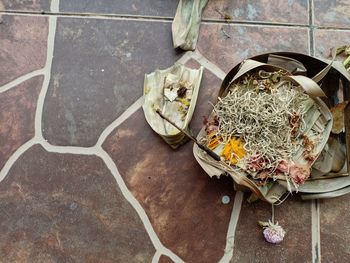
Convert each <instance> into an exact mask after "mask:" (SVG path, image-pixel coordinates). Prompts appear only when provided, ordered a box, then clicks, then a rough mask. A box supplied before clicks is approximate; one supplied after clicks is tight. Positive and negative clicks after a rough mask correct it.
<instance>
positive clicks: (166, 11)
mask: <svg viewBox="0 0 350 263" xmlns="http://www.w3.org/2000/svg"><path fill="white" fill-rule="evenodd" d="M177 4H178V1H175V0H167V1H164V0H128V1H124V0H104V1H94V0H74V1H71V0H61V1H60V11H62V12H76V13H80V12H82V13H109V14H110V13H113V14H123V15H143V16H166V17H169V16H174V15H175V12H176V7H177Z"/></svg>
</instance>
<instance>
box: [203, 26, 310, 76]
mask: <svg viewBox="0 0 350 263" xmlns="http://www.w3.org/2000/svg"><path fill="white" fill-rule="evenodd" d="M225 34H227V35H228V36H229V37H228V36H226V35H225ZM197 49H198V50H199V51H200V52H201V53H202V54H203V55H204V56H205V57H206V58H208V59H209V60H210V61H212V62H213V63H215V64H216V65H217V66H219V67H220V68H221V69H222V70H224V71H226V72H228V71H229V70H230V69H231V68H233V67H234V66H235V65H236V64H237V63H239V62H241V61H242V60H244V59H246V58H248V57H250V56H253V55H257V54H261V53H266V52H277V51H294V52H299V53H306V54H308V31H307V29H304V28H288V27H263V26H239V25H225V24H204V25H202V26H201V29H200V37H199V42H198V45H197Z"/></svg>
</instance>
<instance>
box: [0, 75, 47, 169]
mask: <svg viewBox="0 0 350 263" xmlns="http://www.w3.org/2000/svg"><path fill="white" fill-rule="evenodd" d="M42 83H43V77H42V76H38V77H34V78H31V79H29V80H27V81H25V82H23V83H21V84H20V85H18V86H17V87H13V88H11V89H10V90H8V91H5V92H3V93H0V123H1V125H0V145H1V147H0V169H1V168H2V167H3V166H4V164H5V163H6V161H7V160H8V158H9V157H10V156H11V155H12V154H13V153H14V152H15V151H16V150H17V149H18V148H19V147H20V146H21V145H22V144H24V143H25V142H26V141H28V140H29V139H31V138H32V137H33V136H34V119H35V110H36V106H37V99H38V96H39V92H40V90H41V87H42Z"/></svg>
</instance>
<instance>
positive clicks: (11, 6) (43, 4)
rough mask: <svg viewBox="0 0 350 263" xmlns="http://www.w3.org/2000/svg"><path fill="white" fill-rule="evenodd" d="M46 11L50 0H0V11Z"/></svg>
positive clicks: (48, 8)
mask: <svg viewBox="0 0 350 263" xmlns="http://www.w3.org/2000/svg"><path fill="white" fill-rule="evenodd" d="M1 10H6V11H9V10H11V11H24V10H26V11H27V10H30V11H48V10H50V0H25V1H23V0H0V11H1Z"/></svg>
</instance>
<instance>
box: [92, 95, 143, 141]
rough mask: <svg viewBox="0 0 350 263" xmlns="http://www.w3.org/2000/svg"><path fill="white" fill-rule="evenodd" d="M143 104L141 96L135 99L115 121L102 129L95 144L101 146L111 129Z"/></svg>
mask: <svg viewBox="0 0 350 263" xmlns="http://www.w3.org/2000/svg"><path fill="white" fill-rule="evenodd" d="M142 104H143V97H140V98H139V99H138V100H137V101H135V102H134V103H133V104H132V105H131V106H130V107H129V108H127V110H126V111H124V112H123V114H122V115H120V116H119V117H118V118H117V119H116V120H115V121H113V122H112V123H111V124H110V125H108V127H107V128H106V129H104V131H103V132H102V133H101V135H100V137H99V138H98V141H97V143H96V146H101V145H102V144H103V143H104V141H105V140H106V138H107V137H108V135H110V134H111V133H112V132H113V130H114V129H115V128H116V127H118V126H119V125H120V124H122V123H123V122H124V121H125V120H126V119H128V118H129V117H130V116H131V115H132V114H134V113H135V112H136V111H137V110H138V109H139V108H141V106H142Z"/></svg>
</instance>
